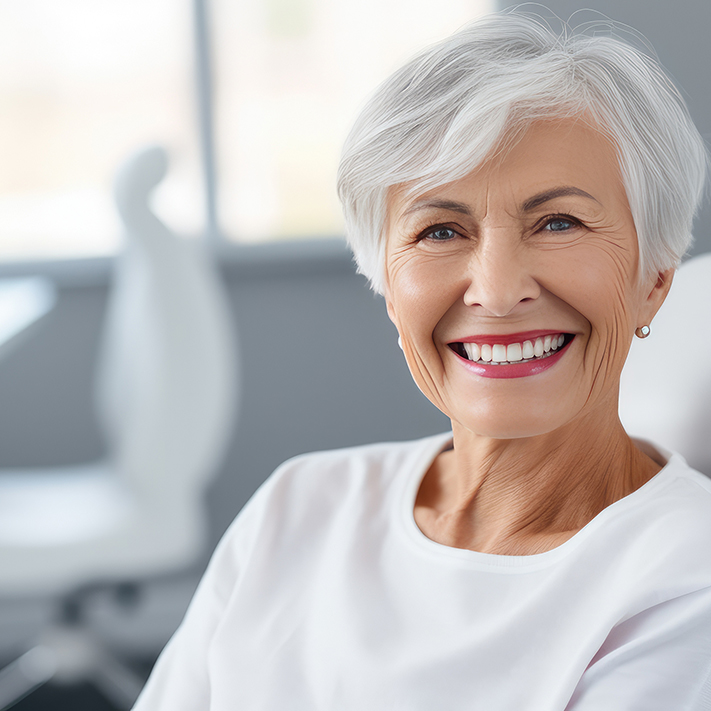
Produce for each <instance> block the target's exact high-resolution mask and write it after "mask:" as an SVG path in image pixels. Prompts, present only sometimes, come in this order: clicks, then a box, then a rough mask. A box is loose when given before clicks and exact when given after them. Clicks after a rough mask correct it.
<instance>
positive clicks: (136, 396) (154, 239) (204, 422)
mask: <svg viewBox="0 0 711 711" xmlns="http://www.w3.org/2000/svg"><path fill="white" fill-rule="evenodd" d="M166 167H167V158H166V153H165V151H164V150H163V149H162V148H159V147H151V148H147V149H145V150H143V151H141V152H139V153H137V154H135V155H134V156H133V157H132V158H131V159H129V160H128V161H127V162H126V163H125V164H124V166H123V168H122V169H121V170H120V171H119V173H118V176H117V179H116V182H115V188H114V190H115V199H116V203H117V206H118V210H119V213H120V216H121V218H122V220H123V223H124V226H125V233H126V249H125V252H124V253H123V254H122V255H121V256H120V257H119V261H118V264H117V269H116V273H115V284H114V287H113V289H112V291H111V295H110V301H109V306H108V312H107V318H106V326H105V330H104V335H103V342H102V346H101V354H100V358H99V361H100V365H99V368H98V375H97V386H96V392H97V409H98V412H99V416H100V419H101V422H102V424H103V428H104V431H105V434H106V440H107V446H108V447H109V450H110V458H111V459H112V460H113V461H114V464H115V467H116V470H117V471H118V472H120V474H121V476H122V478H123V479H124V481H125V482H126V484H127V485H128V487H129V489H130V490H131V491H132V492H134V493H136V494H137V496H138V497H139V498H140V500H141V501H142V502H143V503H144V505H147V506H155V507H156V509H157V510H158V511H160V510H163V509H167V508H168V507H170V506H173V507H175V505H176V504H177V505H179V504H180V503H183V504H184V505H185V506H188V507H190V506H193V505H194V503H193V502H194V501H195V498H196V496H198V497H199V494H200V492H201V491H202V490H203V488H204V486H205V484H206V483H207V478H208V477H209V476H210V475H212V474H213V473H214V471H215V467H216V465H217V464H218V462H219V459H220V457H221V455H222V454H223V450H224V448H225V445H226V442H227V439H228V437H229V435H230V433H231V431H232V425H233V418H232V417H231V415H232V412H231V409H232V407H233V403H235V402H236V399H237V395H236V392H235V384H236V362H235V343H234V332H233V327H232V318H231V316H230V313H229V310H228V306H227V301H226V297H225V295H224V293H223V288H222V284H221V283H220V279H219V276H218V273H217V268H216V265H215V264H213V262H212V259H211V258H210V255H209V254H208V253H207V250H206V248H205V245H204V243H203V242H202V241H198V240H190V239H186V238H183V237H180V236H178V235H175V234H173V233H172V232H171V231H170V230H169V229H168V228H167V227H166V226H165V225H164V224H163V223H162V222H161V221H160V220H159V219H158V218H157V217H156V216H155V214H154V213H153V212H152V211H151V209H150V207H149V205H148V198H149V195H150V192H151V191H152V190H153V188H154V187H155V186H156V185H157V184H158V183H159V182H160V180H161V179H162V178H163V177H164V175H165V173H166Z"/></svg>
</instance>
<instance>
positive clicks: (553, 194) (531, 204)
mask: <svg viewBox="0 0 711 711" xmlns="http://www.w3.org/2000/svg"><path fill="white" fill-rule="evenodd" d="M569 195H576V196H578V197H584V198H588V199H589V200H594V201H595V202H597V203H598V205H599V204H600V203H599V202H598V200H596V199H595V198H594V197H593V196H592V195H591V194H590V193H586V192H585V191H584V190H581V189H580V188H576V187H574V186H572V185H564V186H561V187H559V188H551V189H550V190H544V191H543V192H542V193H538V195H534V196H533V197H530V198H528V200H526V202H524V203H523V205H522V206H521V209H522V211H523V212H529V211H530V210H535V209H536V208H537V207H539V206H540V205H543V203H546V202H548V201H549V200H555V199H556V198H559V197H568V196H569Z"/></svg>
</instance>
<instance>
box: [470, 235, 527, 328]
mask: <svg viewBox="0 0 711 711" xmlns="http://www.w3.org/2000/svg"><path fill="white" fill-rule="evenodd" d="M527 257H529V255H528V254H527V250H526V248H525V246H524V245H522V243H521V240H520V237H518V236H514V235H505V234H502V233H501V232H500V231H497V232H494V233H491V234H487V235H481V236H480V243H479V248H478V249H477V250H475V252H474V254H472V255H471V259H470V261H469V264H468V273H467V281H468V286H467V289H466V292H465V294H464V302H465V303H466V304H467V305H468V306H480V307H481V308H482V309H484V311H485V312H486V313H487V314H489V315H492V316H498V317H501V316H508V315H509V314H511V313H512V312H513V311H515V310H516V309H517V307H518V306H519V304H523V303H525V302H529V301H532V300H534V299H537V298H538V297H539V296H540V294H541V287H540V285H539V283H538V282H537V281H536V279H535V278H534V276H533V274H532V271H531V263H530V259H529V258H527Z"/></svg>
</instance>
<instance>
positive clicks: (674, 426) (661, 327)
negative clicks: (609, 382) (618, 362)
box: [620, 254, 711, 476]
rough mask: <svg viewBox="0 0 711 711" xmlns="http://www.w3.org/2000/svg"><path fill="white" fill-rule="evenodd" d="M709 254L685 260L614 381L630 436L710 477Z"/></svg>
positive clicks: (710, 337) (710, 268) (710, 308)
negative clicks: (617, 380)
mask: <svg viewBox="0 0 711 711" xmlns="http://www.w3.org/2000/svg"><path fill="white" fill-rule="evenodd" d="M710 291H711V254H702V255H699V256H697V257H693V258H692V259H689V260H688V261H687V262H685V263H684V264H682V265H681V267H680V268H679V270H678V271H677V273H676V275H675V277H674V282H673V283H672V287H671V291H670V292H669V296H668V297H667V300H666V301H665V303H664V304H663V305H662V308H661V309H660V310H659V313H658V314H657V316H656V317H655V319H654V321H653V322H652V332H651V334H650V335H649V337H648V338H646V339H644V340H639V339H634V343H633V344H632V348H631V349H630V354H629V357H628V359H627V363H626V364H625V369H624V371H623V374H622V381H621V385H620V417H621V419H622V423H623V424H624V425H625V428H626V429H627V431H628V432H629V433H630V435H632V436H635V435H636V436H639V437H641V438H643V439H645V438H646V439H650V440H652V441H655V442H658V443H659V444H661V445H662V446H664V447H667V448H668V449H671V450H674V451H677V452H679V453H680V454H682V455H683V456H684V457H685V458H686V459H687V461H688V462H689V464H690V465H691V466H693V467H695V468H696V469H698V470H699V471H701V472H703V473H705V474H707V475H709V476H711V293H710Z"/></svg>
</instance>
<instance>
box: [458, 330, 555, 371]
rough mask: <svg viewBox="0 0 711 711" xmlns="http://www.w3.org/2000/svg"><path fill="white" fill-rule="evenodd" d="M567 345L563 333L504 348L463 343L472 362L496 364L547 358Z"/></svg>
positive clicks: (496, 345)
mask: <svg viewBox="0 0 711 711" xmlns="http://www.w3.org/2000/svg"><path fill="white" fill-rule="evenodd" d="M564 343H565V336H564V335H563V334H562V333H561V334H559V335H557V336H545V337H543V338H536V340H535V341H524V342H523V343H509V344H508V345H507V346H504V345H502V344H500V343H496V344H494V345H490V344H488V343H482V344H481V345H478V344H476V343H462V344H461V345H462V346H463V347H464V352H465V353H466V355H467V358H468V359H469V360H472V361H478V362H484V363H491V362H493V363H494V364H498V363H502V364H503V363H520V362H521V361H523V360H530V359H531V358H542V357H543V358H545V357H547V356H549V355H553V353H554V352H555V351H557V350H558V349H559V348H560V347H562V346H563V345H564Z"/></svg>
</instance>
